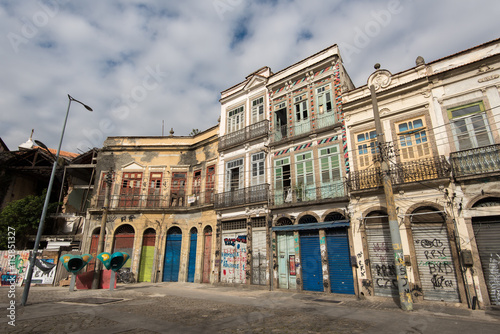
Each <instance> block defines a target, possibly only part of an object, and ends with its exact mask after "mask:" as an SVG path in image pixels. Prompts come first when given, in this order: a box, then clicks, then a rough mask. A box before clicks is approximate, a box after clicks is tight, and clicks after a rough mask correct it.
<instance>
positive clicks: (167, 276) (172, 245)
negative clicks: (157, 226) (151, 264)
mask: <svg viewBox="0 0 500 334" xmlns="http://www.w3.org/2000/svg"><path fill="white" fill-rule="evenodd" d="M174 229H175V228H174ZM174 229H171V231H169V232H168V234H167V246H166V248H165V261H164V266H163V282H177V281H178V280H179V264H180V260H181V243H182V232H181V230H180V229H178V230H177V229H175V230H174Z"/></svg>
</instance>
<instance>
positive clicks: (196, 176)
mask: <svg viewBox="0 0 500 334" xmlns="http://www.w3.org/2000/svg"><path fill="white" fill-rule="evenodd" d="M200 191H201V170H195V171H194V173H193V194H194V195H198V194H199V193H200Z"/></svg>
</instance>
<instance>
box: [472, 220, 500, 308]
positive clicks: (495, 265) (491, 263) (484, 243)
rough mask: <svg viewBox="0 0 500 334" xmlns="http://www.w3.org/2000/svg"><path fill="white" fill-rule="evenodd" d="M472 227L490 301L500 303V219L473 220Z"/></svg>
mask: <svg viewBox="0 0 500 334" xmlns="http://www.w3.org/2000/svg"><path fill="white" fill-rule="evenodd" d="M484 218H486V217H484ZM488 218H489V217H488ZM477 219H481V218H477ZM494 219H495V220H497V219H498V217H494ZM473 228H474V235H475V237H476V244H477V248H478V250H479V257H480V258H481V267H482V268H483V275H484V280H485V281H486V286H487V287H488V294H489V296H490V302H491V304H492V305H500V219H498V220H497V221H496V222H477V223H476V222H474V223H473Z"/></svg>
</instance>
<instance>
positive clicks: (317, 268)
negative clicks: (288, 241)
mask: <svg viewBox="0 0 500 334" xmlns="http://www.w3.org/2000/svg"><path fill="white" fill-rule="evenodd" d="M300 259H301V261H300V263H301V265H302V284H303V285H302V288H303V289H304V290H308V291H323V290H324V289H323V271H322V266H321V251H320V248H319V232H318V231H304V232H302V231H301V232H300Z"/></svg>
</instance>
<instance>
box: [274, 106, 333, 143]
mask: <svg viewBox="0 0 500 334" xmlns="http://www.w3.org/2000/svg"><path fill="white" fill-rule="evenodd" d="M313 122H314V127H313V125H312V124H313ZM336 123H338V115H337V114H332V113H329V114H326V115H322V116H318V117H316V118H315V119H312V122H311V121H310V120H308V119H306V120H305V121H302V122H300V123H298V124H294V125H288V124H287V125H283V126H280V127H277V128H276V129H275V130H274V131H273V133H272V135H271V141H272V142H275V143H276V142H279V141H282V140H285V139H289V138H292V137H295V136H300V135H302V134H308V133H311V132H314V131H316V130H317V129H321V128H326V127H329V126H333V125H335V124H336Z"/></svg>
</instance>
